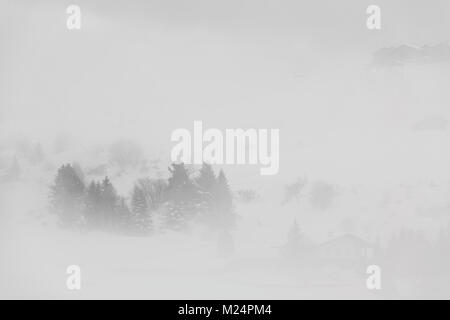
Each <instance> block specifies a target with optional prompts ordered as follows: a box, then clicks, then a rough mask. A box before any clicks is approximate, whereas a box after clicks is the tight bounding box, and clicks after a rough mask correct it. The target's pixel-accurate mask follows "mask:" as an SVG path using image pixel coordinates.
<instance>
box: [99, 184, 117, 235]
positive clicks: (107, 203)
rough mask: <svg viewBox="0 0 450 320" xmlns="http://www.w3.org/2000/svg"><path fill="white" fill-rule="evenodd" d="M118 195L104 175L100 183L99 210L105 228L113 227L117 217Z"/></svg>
mask: <svg viewBox="0 0 450 320" xmlns="http://www.w3.org/2000/svg"><path fill="white" fill-rule="evenodd" d="M117 203H118V196H117V192H116V189H115V188H114V186H113V185H112V183H111V181H110V180H109V178H108V177H105V179H103V181H102V183H101V197H100V212H101V215H102V220H103V225H104V226H105V227H107V228H112V227H114V225H115V223H116V221H117V220H118V217H117V211H116V207H117Z"/></svg>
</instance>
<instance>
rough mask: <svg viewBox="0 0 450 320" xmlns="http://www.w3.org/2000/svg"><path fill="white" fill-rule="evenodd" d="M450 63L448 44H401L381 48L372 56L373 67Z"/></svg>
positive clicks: (449, 46) (449, 47)
mask: <svg viewBox="0 0 450 320" xmlns="http://www.w3.org/2000/svg"><path fill="white" fill-rule="evenodd" d="M448 61H450V43H449V42H447V43H440V44H437V45H434V46H428V45H426V46H422V47H417V46H412V45H406V44H402V45H400V46H397V47H388V48H382V49H379V50H377V51H375V53H374V54H373V61H372V63H373V64H374V65H379V66H401V65H405V64H427V63H436V62H448Z"/></svg>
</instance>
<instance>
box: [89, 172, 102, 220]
mask: <svg viewBox="0 0 450 320" xmlns="http://www.w3.org/2000/svg"><path fill="white" fill-rule="evenodd" d="M101 198H102V187H101V184H100V183H99V182H96V181H92V182H91V183H90V184H89V187H88V189H87V193H86V196H85V218H86V221H87V224H88V225H89V226H91V227H99V226H100V225H101V223H102V221H101V220H102V217H101V201H102V199H101Z"/></svg>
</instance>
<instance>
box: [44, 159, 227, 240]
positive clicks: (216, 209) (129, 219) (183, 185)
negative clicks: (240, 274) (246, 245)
mask: <svg viewBox="0 0 450 320" xmlns="http://www.w3.org/2000/svg"><path fill="white" fill-rule="evenodd" d="M168 170H169V178H168V179H151V178H142V179H139V180H137V181H136V182H135V184H134V187H133V190H132V192H131V196H130V197H128V198H127V197H124V196H121V195H119V194H118V193H117V191H116V188H115V187H114V185H113V183H112V182H111V180H110V179H109V178H108V177H107V176H106V177H105V178H104V179H103V180H100V181H96V180H92V181H90V182H89V183H86V182H85V177H84V174H83V172H82V169H81V167H80V166H79V165H72V164H65V165H62V166H61V167H60V168H59V169H58V171H57V174H56V177H55V180H54V183H53V185H52V186H51V190H50V209H51V212H53V213H54V214H56V216H57V218H58V222H59V223H60V224H61V225H62V226H65V227H82V228H86V229H91V230H92V229H97V230H108V231H126V232H131V233H137V234H150V233H152V232H154V231H155V230H156V226H155V220H157V217H158V219H159V220H158V221H159V222H160V223H159V226H160V227H161V228H163V229H169V230H175V231H180V230H185V229H187V228H189V226H191V225H192V224H201V225H204V226H207V227H208V228H211V229H214V230H230V229H231V228H233V227H234V226H235V212H234V206H233V197H232V193H231V190H230V187H229V185H228V180H227V178H226V176H225V173H224V172H223V171H222V170H220V172H219V174H218V175H216V174H215V173H214V170H213V168H212V166H211V165H210V164H207V163H204V164H203V165H202V167H201V169H200V170H199V172H198V174H196V175H192V174H191V173H190V172H189V170H188V169H187V168H186V166H185V165H184V164H183V163H172V164H171V165H170V166H169V168H168Z"/></svg>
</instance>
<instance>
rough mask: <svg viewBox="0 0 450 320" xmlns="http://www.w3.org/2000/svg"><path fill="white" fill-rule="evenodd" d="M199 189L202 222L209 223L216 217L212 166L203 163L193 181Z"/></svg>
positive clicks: (214, 180)
mask: <svg viewBox="0 0 450 320" xmlns="http://www.w3.org/2000/svg"><path fill="white" fill-rule="evenodd" d="M195 182H196V183H197V186H198V188H199V193H200V194H199V201H200V204H199V207H200V208H199V209H200V211H201V212H202V218H203V221H205V222H207V223H211V222H213V221H214V218H215V216H216V215H217V210H216V203H215V199H214V191H215V188H216V183H217V181H216V175H215V174H214V171H213V169H212V166H211V165H210V164H207V163H203V165H202V168H201V169H200V174H199V176H198V177H197V178H196V179H195Z"/></svg>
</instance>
